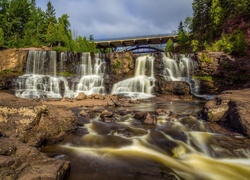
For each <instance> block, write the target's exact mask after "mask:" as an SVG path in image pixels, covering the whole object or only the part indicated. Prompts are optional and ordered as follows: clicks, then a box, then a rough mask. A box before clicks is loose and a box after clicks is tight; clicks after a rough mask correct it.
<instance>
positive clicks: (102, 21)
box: [36, 0, 193, 39]
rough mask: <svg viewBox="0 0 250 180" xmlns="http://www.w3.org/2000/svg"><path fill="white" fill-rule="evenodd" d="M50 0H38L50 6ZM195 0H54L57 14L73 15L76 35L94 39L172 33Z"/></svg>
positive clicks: (73, 28) (44, 5)
mask: <svg viewBox="0 0 250 180" xmlns="http://www.w3.org/2000/svg"><path fill="white" fill-rule="evenodd" d="M48 1H49V0H36V3H37V6H38V7H41V8H42V10H44V11H45V10H46V8H47V3H48ZM192 2H193V0H51V3H52V5H53V7H54V9H55V10H56V16H57V17H60V16H61V15H62V14H68V15H69V22H70V24H71V26H70V29H71V30H72V31H73V32H75V35H81V36H86V37H87V38H89V36H90V35H93V37H94V39H103V38H119V37H129V36H143V35H156V34H166V33H172V32H173V31H175V30H177V29H178V26H179V23H180V21H184V20H185V18H186V17H187V16H192V14H193V12H192Z"/></svg>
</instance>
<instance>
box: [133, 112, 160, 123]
mask: <svg viewBox="0 0 250 180" xmlns="http://www.w3.org/2000/svg"><path fill="white" fill-rule="evenodd" d="M134 118H135V119H137V120H139V121H141V122H142V123H143V124H148V125H153V124H156V123H157V119H156V118H155V117H154V116H152V115H151V114H150V113H145V112H136V113H135V115H134Z"/></svg>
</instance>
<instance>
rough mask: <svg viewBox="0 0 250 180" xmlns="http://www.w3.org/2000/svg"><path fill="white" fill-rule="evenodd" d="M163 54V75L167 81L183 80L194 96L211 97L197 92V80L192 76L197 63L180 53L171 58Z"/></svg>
mask: <svg viewBox="0 0 250 180" xmlns="http://www.w3.org/2000/svg"><path fill="white" fill-rule="evenodd" d="M162 54H163V58H162V60H163V64H164V72H163V75H164V77H165V79H166V80H167V81H185V82H186V83H188V84H189V87H190V89H191V93H192V94H193V95H194V96H196V97H201V98H204V99H213V98H214V96H213V95H200V94H199V87H200V86H199V81H198V80H196V79H195V78H192V74H193V73H194V69H195V68H196V66H197V64H196V63H195V62H194V61H193V60H192V59H190V58H188V57H186V56H183V55H180V57H179V58H178V57H177V58H175V59H172V58H169V57H167V56H166V55H165V54H164V53H162Z"/></svg>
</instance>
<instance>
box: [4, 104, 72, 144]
mask: <svg viewBox="0 0 250 180" xmlns="http://www.w3.org/2000/svg"><path fill="white" fill-rule="evenodd" d="M0 114H1V121H0V131H1V132H3V133H5V134H6V136H7V137H16V138H17V139H18V140H20V141H21V142H24V143H28V144H29V145H31V146H36V147H39V146H41V145H42V144H43V143H45V142H47V143H49V142H51V143H52V142H55V141H59V140H62V138H63V137H64V136H66V134H67V133H69V132H72V131H74V130H75V128H76V119H75V117H74V114H73V113H72V112H71V110H69V109H67V108H63V107H56V106H46V105H35V106H31V107H16V108H15V107H12V108H11V107H6V106H0Z"/></svg>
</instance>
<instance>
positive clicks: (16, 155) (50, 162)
mask: <svg viewBox="0 0 250 180" xmlns="http://www.w3.org/2000/svg"><path fill="white" fill-rule="evenodd" d="M69 167H70V163H69V162H67V161H63V160H56V159H52V158H49V157H47V156H46V155H45V154H43V153H41V152H39V151H38V150H37V149H35V148H34V147H30V146H28V145H26V144H24V143H21V142H19V141H17V140H15V139H12V138H4V137H0V177H1V179H21V180H22V179H23V180H24V179H58V180H61V179H63V178H65V176H66V174H67V173H68V172H69Z"/></svg>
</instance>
